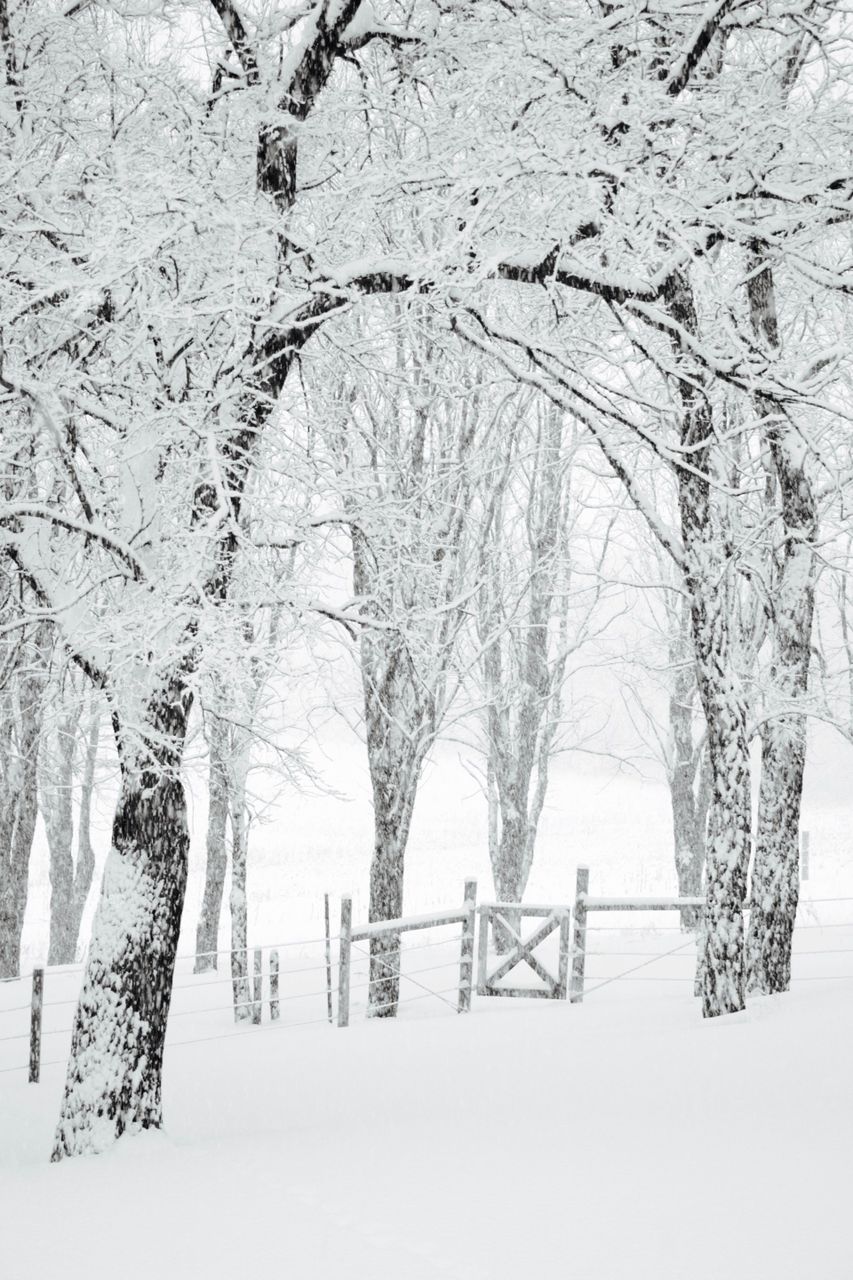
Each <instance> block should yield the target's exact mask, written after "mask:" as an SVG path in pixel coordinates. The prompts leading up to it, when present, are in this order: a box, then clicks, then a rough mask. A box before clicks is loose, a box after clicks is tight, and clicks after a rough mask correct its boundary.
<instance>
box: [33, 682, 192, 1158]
mask: <svg viewBox="0 0 853 1280" xmlns="http://www.w3.org/2000/svg"><path fill="white" fill-rule="evenodd" d="M190 700H191V699H190V695H189V694H188V693H187V691H186V690H185V689H184V688H183V687H181V684H180V683H179V682H178V681H173V682H172V683H171V685H170V686H169V687H168V688H166V689H164V690H163V691H162V693H160V694H158V695H156V696H155V697H154V698H153V699H152V701H151V702H150V704H149V706H148V709H147V716H146V725H147V727H148V729H149V731H150V735H151V743H152V747H151V749H150V754H149V756H148V758H147V759H142V760H140V759H139V758H138V753H137V752H135V753H134V755H133V756H132V757H131V758H130V759H128V758H127V754H128V753H127V750H126V747H125V745H124V743H123V742H122V740H121V734H120V732H119V734H118V735H117V739H118V742H117V745H118V748H119V757H120V761H121V765H122V778H121V793H120V795H119V801H118V806H117V808H116V813H115V819H114V821H113V832H112V847H111V849H110V853H109V857H108V860H107V867H106V871H105V874H104V885H103V890H102V893H101V899H100V902H99V904H98V910H97V913H96V916H95V923H94V927H93V932H92V942H91V946H90V949H89V960H88V964H87V967H86V974H85V978H84V985H83V993H82V995H81V997H80V1002H79V1004H78V1006H77V1013H76V1017H75V1020H74V1030H73V1034H72V1041H71V1058H70V1061H69V1066H68V1075H67V1078H66V1083H65V1093H64V1096H63V1100H62V1107H61V1111H60V1117H59V1124H58V1127H57V1132H56V1141H55V1145H54V1150H53V1157H52V1158H53V1159H54V1160H60V1159H62V1158H63V1157H64V1156H70V1155H82V1154H88V1153H91V1152H96V1151H102V1150H103V1149H105V1148H106V1147H107V1146H109V1145H110V1144H111V1143H112V1142H113V1141H114V1139H115V1138H117V1137H119V1136H120V1135H121V1134H122V1133H126V1132H130V1133H133V1132H136V1131H138V1130H141V1129H148V1128H159V1127H160V1125H161V1124H162V1099H161V1079H162V1065H163V1047H164V1043H165V1036H166V1019H167V1017H168V1013H169V1004H170V1000H171V991H172V979H173V974H174V968H175V955H176V953H177V946H178V934H179V931H180V924H181V911H182V908H183V903H184V895H185V891H186V880H187V857H188V852H189V830H188V826H187V803H186V796H185V794H184V788H183V786H182V784H181V782H180V780H179V779H178V777H177V769H178V767H179V764H180V756H181V752H182V749H183V743H184V738H185V735H186V721H187V715H188V713H189V706H190ZM154 743H156V744H157V746H156V747H154V746H153V744H154ZM164 743H165V744H167V746H166V747H164V746H163V744H164ZM93 1086H94V1087H93Z"/></svg>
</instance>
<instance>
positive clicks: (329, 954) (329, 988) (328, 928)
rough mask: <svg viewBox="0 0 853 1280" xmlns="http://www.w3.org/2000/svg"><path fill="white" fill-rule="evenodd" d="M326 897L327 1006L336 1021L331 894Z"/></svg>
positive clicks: (332, 1018)
mask: <svg viewBox="0 0 853 1280" xmlns="http://www.w3.org/2000/svg"><path fill="white" fill-rule="evenodd" d="M323 896H324V898H325V899H326V1007H327V1009H328V1012H329V1021H330V1022H334V1016H333V1014H332V926H331V924H330V922H329V895H328V894H327V893H326V894H324V895H323Z"/></svg>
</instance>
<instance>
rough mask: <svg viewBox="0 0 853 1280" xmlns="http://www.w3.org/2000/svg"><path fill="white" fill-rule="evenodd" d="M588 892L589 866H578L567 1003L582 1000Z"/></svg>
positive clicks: (575, 1002) (577, 1002)
mask: <svg viewBox="0 0 853 1280" xmlns="http://www.w3.org/2000/svg"><path fill="white" fill-rule="evenodd" d="M588 892H589V867H578V873H577V881H576V887H575V940H574V946H573V947H572V981H571V986H570V988H569V1003H570V1004H581V1003H582V1001H583V982H584V971H585V969H586V895H587V893H588Z"/></svg>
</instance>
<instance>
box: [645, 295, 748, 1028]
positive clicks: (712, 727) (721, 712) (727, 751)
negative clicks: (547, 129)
mask: <svg viewBox="0 0 853 1280" xmlns="http://www.w3.org/2000/svg"><path fill="white" fill-rule="evenodd" d="M666 292H667V302H668V304H669V308H670V313H671V314H672V316H673V318H674V319H675V320H676V321H677V322H678V323H679V324H680V325H682V326H683V327H684V328H685V330H686V331H687V332H688V333H689V334H692V335H694V336H697V335H698V319H697V315H696V309H695V304H694V300H693V294H692V290H691V286H690V283H689V281H688V280H687V278H686V277H685V276H684V275H683V274H680V273H676V274H674V275H673V277H672V279H671V280H670V282H669V283H668V285H667V291H666ZM679 394H680V397H681V402H682V409H683V413H682V429H681V444H682V447H683V448H684V450H685V452H686V456H687V457H688V458H689V463H690V465H689V467H688V466H684V467H677V480H678V503H679V514H680V518H681V534H682V542H683V546H684V558H685V580H686V586H687V589H688V592H689V594H690V602H691V621H692V629H693V647H694V651H695V654H696V673H697V683H698V688H699V697H700V699H701V702H702V708H703V710H704V712H705V720H706V723H707V725H708V757H709V763H710V769H711V778H712V793H711V801H710V806H709V814H708V843H707V856H706V887H705V896H706V907H705V917H704V927H703V937H702V956H701V960H700V975H701V990H702V1012H703V1015H704V1016H705V1017H706V1018H707V1017H716V1016H718V1015H720V1014H724V1013H737V1012H739V1011H740V1010H741V1009H743V1007H744V926H743V904H744V897H745V893H746V874H747V867H748V865H749V852H750V834H751V824H752V812H751V798H750V768H749V743H748V739H747V731H746V708H745V706H744V704H743V698H742V695H741V691H740V688H739V682H738V678H737V673H736V671H735V664H734V652H733V643H732V640H733V638H732V635H731V627H730V619H729V617H728V613H727V604H726V592H725V590H724V585H725V584H724V582H723V581H722V580H721V575H724V574H725V573H726V572H729V573H730V572H731V568H730V566H728V565H727V564H726V551H725V548H724V547H721V546H720V545H719V540H718V538H717V536H716V531H715V529H714V527H713V521H712V512H711V487H710V471H709V467H710V461H711V444H712V441H713V419H712V411H711V405H710V400H709V399H708V397H707V395H706V394H705V389H704V387H703V386H702V379H701V375H698V374H696V371H695V370H692V371H691V376H690V378H689V379H688V378H686V377H684V378H681V379H680V380H679Z"/></svg>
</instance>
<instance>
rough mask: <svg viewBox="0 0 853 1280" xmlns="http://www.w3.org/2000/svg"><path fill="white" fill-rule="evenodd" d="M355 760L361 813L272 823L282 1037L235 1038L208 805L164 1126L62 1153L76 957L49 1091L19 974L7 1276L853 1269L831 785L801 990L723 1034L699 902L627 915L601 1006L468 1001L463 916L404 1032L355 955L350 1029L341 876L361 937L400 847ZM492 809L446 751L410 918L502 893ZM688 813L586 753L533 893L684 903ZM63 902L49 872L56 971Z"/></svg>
mask: <svg viewBox="0 0 853 1280" xmlns="http://www.w3.org/2000/svg"><path fill="white" fill-rule="evenodd" d="M343 774H344V776H346V777H347V792H348V794H349V795H351V796H352V797H353V799H351V800H349V801H346V800H343V799H335V798H332V797H328V796H327V797H322V798H311V797H307V796H301V797H298V796H297V797H294V796H292V795H291V796H289V797H287V798H285V799H283V800H282V802H281V803H280V805H279V807H278V810H277V812H276V814H275V817H276V820H275V821H271V822H269V823H268V824H267V825H265V826H261V827H259V828H257V829H256V832H255V834H254V846H253V849H254V852H253V862H252V866H251V868H250V892H251V894H252V909H251V916H250V933H251V939H250V940H251V942H252V944H253V945H254V944H261V943H282V944H283V943H287V944H289V945H287V946H282V947H281V948H280V954H281V967H282V970H283V972H282V978H281V996H282V1003H281V1018H280V1020H279V1021H278V1022H277V1023H275V1024H270V1023H269V1021H268V1007H265V1009H264V1024H263V1025H262V1026H261V1027H258V1028H246V1029H242V1030H237V1029H235V1028H234V1025H233V1021H232V1016H231V1013H230V1009H229V1001H230V990H229V984H228V981H227V978H224V977H223V975H207V976H204V977H193V975H192V972H191V970H192V961H191V958H190V956H189V954H188V953H189V951H190V950H191V947H192V939H193V933H194V928H195V920H196V913H197V900H198V897H199V895H200V889H201V872H202V857H201V851H202V848H203V830H204V827H203V819H204V812H203V808H201V807H200V806H198V807H197V808H196V812H195V822H194V828H195V829H194V845H193V855H192V857H193V866H192V883H191V893H190V898H189V901H188V906H187V912H186V916H185V927H184V935H183V940H182V952H183V954H184V958H183V959H182V960H181V961H180V963H179V966H178V974H177V978H176V989H175V996H174V1001H173V1009H172V1015H171V1017H170V1024H169V1032H168V1037H167V1043H168V1048H167V1059H166V1071H165V1082H164V1098H165V1109H166V1130H165V1132H164V1133H161V1134H149V1135H143V1136H142V1137H139V1138H134V1139H127V1140H124V1141H122V1142H120V1143H119V1144H118V1146H117V1147H116V1148H115V1150H114V1151H112V1152H110V1153H109V1154H107V1155H105V1156H102V1157H98V1158H93V1159H88V1160H75V1161H68V1162H65V1163H64V1164H63V1165H60V1166H49V1165H48V1164H47V1163H46V1159H47V1155H48V1152H49V1149H50V1145H51V1138H52V1132H53V1126H54V1124H55V1120H56V1116H57V1112H58V1106H59V1097H60V1093H61V1088H62V1082H63V1075H64V1065H63V1064H64V1059H65V1057H66V1055H67V1050H68V1043H69V1039H70V1036H69V1028H70V1024H71V1018H72V1016H73V1009H74V1002H75V997H76V993H77V989H78V986H79V980H80V972H79V970H70V971H67V972H64V973H57V972H50V973H49V974H48V978H47V983H46V988H45V1000H46V1008H45V1022H44V1027H45V1038H44V1053H43V1059H44V1063H45V1066H44V1069H43V1074H42V1081H41V1083H40V1084H39V1085H29V1084H27V1083H26V1075H25V1071H23V1070H21V1068H22V1067H23V1065H24V1064H25V1063H26V1059H27V1051H28V1039H27V1031H28V1013H27V1004H28V1001H29V984H28V982H27V981H22V982H18V983H7V984H3V985H0V1221H2V1233H0V1250H2V1252H0V1278H2V1280H75V1277H81V1280H82V1278H83V1277H85V1280H114V1278H116V1277H119V1278H120V1280H136V1278H137V1277H139V1280H142V1277H145V1278H146V1280H148V1277H150V1276H152V1275H156V1276H157V1277H158V1280H196V1278H199V1280H201V1278H202V1277H203V1278H204V1280H220V1278H222V1280H226V1278H227V1280H232V1277H233V1276H234V1275H235V1274H236V1275H240V1276H242V1277H245V1278H246V1280H265V1278H266V1277H270V1278H272V1277H275V1280H280V1278H281V1277H282V1276H294V1277H298V1278H299V1280H327V1278H328V1280H332V1277H338V1276H341V1275H347V1276H350V1277H353V1280H385V1278H387V1280H391V1277H393V1280H421V1278H422V1277H423V1280H427V1277H428V1278H429V1280H445V1278H450V1277H454V1278H457V1280H504V1278H506V1280H509V1277H517V1276H519V1275H523V1274H528V1273H529V1274H534V1273H541V1274H542V1275H543V1276H544V1275H547V1274H548V1272H549V1271H552V1272H553V1273H554V1274H555V1275H556V1274H559V1275H569V1276H572V1277H576V1278H577V1280H599V1278H600V1280H669V1278H670V1277H672V1278H673V1280H675V1278H676V1277H677V1278H678V1280H683V1278H684V1277H686V1276H689V1277H691V1280H787V1278H790V1280H850V1277H851V1276H853V1262H852V1261H851V1259H853V1225H851V1222H850V1217H849V1213H848V1212H847V1201H848V1199H849V1187H850V1174H849V1160H850V1152H851V1150H853V1108H851V1105H850V1100H849V1099H850V1080H851V1078H853V1060H851V1059H853V860H851V859H850V857H849V854H848V849H847V831H848V829H849V809H848V806H847V804H846V803H843V802H842V801H840V800H839V798H838V796H837V795H836V796H831V795H825V794H821V793H820V792H819V791H817V790H816V789H813V791H812V796H813V797H814V799H813V802H811V804H810V801H809V793H808V791H807V796H806V812H805V825H806V826H807V827H809V828H810V830H811V863H812V866H811V877H810V880H809V882H808V884H807V885H804V886H803V901H802V903H801V910H800V915H799V923H798V930H797V934H796V942H795V951H796V958H795V965H794V976H795V983H794V990H793V992H792V994H791V995H790V996H785V997H781V998H776V999H762V1000H753V1001H752V1002H751V1003H750V1006H749V1009H748V1010H747V1012H746V1013H745V1014H743V1015H737V1016H735V1017H732V1018H727V1019H720V1020H717V1021H714V1022H709V1023H703V1022H702V1020H701V1018H700V1016H699V1011H698V1007H697V1004H696V1002H695V1000H694V999H693V997H692V994H691V986H692V983H691V973H692V958H691V949H690V947H689V946H687V947H685V946H684V940H683V937H682V935H681V934H680V933H679V931H678V927H677V919H676V918H675V917H674V916H672V915H670V916H663V917H662V916H656V917H652V916H648V917H638V916H630V917H629V916H624V917H614V916H599V917H594V918H592V919H591V921H590V923H591V926H592V928H591V930H590V934H589V950H590V955H589V960H588V965H587V972H588V989H589V992H590V994H589V996H588V999H587V1001H586V1002H585V1004H584V1005H583V1006H582V1007H578V1006H569V1005H568V1004H554V1003H550V1002H545V1001H541V1002H533V1001H529V1002H528V1001H525V1002H520V1001H508V1000H505V1001H499V1000H486V999H481V998H477V997H475V999H474V1006H473V1011H472V1013H471V1014H470V1015H469V1016H463V1017H460V1016H458V1015H456V1014H455V1012H453V1005H454V995H453V992H452V988H453V986H454V984H455V983H456V981H457V976H458V943H456V942H454V941H452V940H449V938H450V935H452V934H454V933H455V932H456V930H446V931H445V932H444V933H440V932H436V933H422V934H415V935H412V936H411V938H410V942H409V950H408V952H407V955H406V959H405V963H404V971H405V973H406V974H407V975H408V976H407V979H406V981H404V983H403V988H402V990H403V993H404V995H405V996H406V1002H405V1003H404V1005H403V1006H402V1008H401V1016H400V1018H399V1019H398V1020H397V1022H395V1023H390V1022H384V1023H377V1022H370V1023H368V1022H366V1021H365V1020H364V1017H363V1005H364V996H365V964H364V960H363V958H362V957H359V956H357V957H356V959H355V969H354V974H353V1018H352V1025H351V1026H350V1027H349V1028H348V1029H346V1030H339V1029H338V1028H337V1027H330V1026H329V1025H328V1023H327V1022H326V1021H325V1018H326V995H325V990H324V988H325V971H324V955H323V947H322V944H321V943H318V942H317V941H316V939H317V936H318V934H319V933H321V932H322V923H321V922H322V894H323V892H324V891H325V890H328V891H329V892H330V893H331V894H332V899H333V927H334V926H335V922H336V917H337V909H338V900H339V897H340V894H341V893H342V892H344V891H346V890H348V889H352V891H353V892H354V896H355V916H356V919H357V920H358V919H363V918H364V914H365V900H366V893H365V890H366V877H367V867H368V861H369V853H370V823H369V816H370V813H369V804H368V802H367V793H366V780H365V779H364V776H363V773H362V774H361V775H360V774H359V773H358V770H357V768H356V767H355V766H354V767H353V768H352V769H350V770H349V772H347V770H346V769H345V770H344V771H343ZM812 777H813V779H814V780H815V783H820V785H824V784H825V777H824V775H823V774H821V773H818V772H817V771H816V772H815V773H813V774H812ZM813 785H814V784H813ZM484 816H485V815H484V813H483V806H482V800H481V797H479V796H478V795H477V793H476V788H475V785H474V783H473V782H471V780H470V779H469V778H468V777H467V775H465V774H464V771H462V770H461V769H459V768H458V766H457V767H454V762H453V760H452V759H451V758H450V757H449V756H446V757H445V759H444V761H443V762H439V764H438V765H437V766H435V767H433V769H432V770H431V771H430V773H429V774H428V776H427V779H426V783H425V786H424V788H423V793H422V795H421V797H420V798H419V804H418V810H417V817H416V824H415V831H414V833H413V842H412V848H411V854H410V858H409V863H408V868H407V891H406V908H407V910H408V911H409V912H418V911H424V910H427V909H429V908H430V907H435V906H452V905H455V904H456V903H459V902H461V895H462V882H463V880H464V878H465V876H466V875H467V874H474V875H477V877H478V879H479V881H480V897H481V899H483V898H488V897H489V896H490V890H489V882H488V868H487V865H486V859H485V832H484ZM668 820H669V819H668V809H667V803H666V794H665V792H664V791H663V789H662V788H661V787H659V786H657V785H655V784H653V783H649V782H643V781H641V780H639V779H637V778H630V777H626V776H622V777H618V778H616V779H615V781H609V780H608V779H607V778H606V777H605V776H604V775H603V774H596V773H595V772H594V771H591V772H589V773H586V774H584V773H583V772H582V771H578V770H573V771H570V770H568V769H563V768H559V769H558V770H557V773H556V777H555V785H554V789H553V791H552V797H551V802H550V805H549V808H548V810H547V812H546V815H545V822H544V828H543V832H542V841H541V846H540V851H539V854H538V856H537V864H536V866H535V868H534V875H533V878H532V882H531V885H530V890H529V894H528V899H529V900H531V901H543V900H544V901H550V902H560V901H568V902H570V901H571V900H572V897H573V890H574V878H575V867H576V865H577V864H578V863H579V862H584V861H585V862H588V863H589V864H590V866H591V869H592V870H591V889H592V892H593V893H594V894H625V893H656V892H657V893H660V892H672V891H673V889H674V885H673V882H672V873H671V864H670V858H671V852H670V850H671V837H670V833H669V829H668ZM40 856H41V855H40ZM42 871H43V873H44V879H45V880H46V867H43V868H42ZM39 895H41V897H40V896H39ZM46 903H47V899H46V893H45V885H44V884H39V883H37V884H36V890H35V893H34V896H33V901H32V903H31V909H30V915H29V919H28V933H27V957H28V959H29V963H30V964H32V963H33V962H37V961H38V960H39V959H41V958H43V955H44V948H45V941H46V940H45V936H44V934H45V930H44V920H45V917H46ZM530 927H531V928H532V927H533V922H530ZM335 931H336V930H335ZM224 940H225V934H223V942H224ZM675 949H677V952H676V954H673V955H670V956H667V957H666V958H664V959H655V958H654V957H660V956H664V954H665V953H667V952H671V951H673V950H675ZM541 954H542V956H543V958H544V959H545V960H546V962H547V961H548V960H549V958H550V959H551V960H552V961H553V940H551V942H550V943H549V944H546V946H545V947H544V948H543V950H542V952H541ZM267 961H268V955H267V956H266V957H265V963H266V962H267ZM650 961H651V963H649V962H650ZM629 970H630V971H631V972H627V971H629ZM618 974H623V975H625V976H622V977H620V978H618V980H616V981H613V982H609V983H608V984H607V985H604V986H599V984H600V983H602V982H603V981H604V980H605V979H607V978H613V977H615V976H616V975H618ZM596 987H598V989H597V990H594V988H596ZM429 991H432V992H440V993H443V995H439V996H433V995H429V994H428V992H429ZM264 998H265V1000H266V999H267V998H268V990H267V988H266V987H265V993H264Z"/></svg>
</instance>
